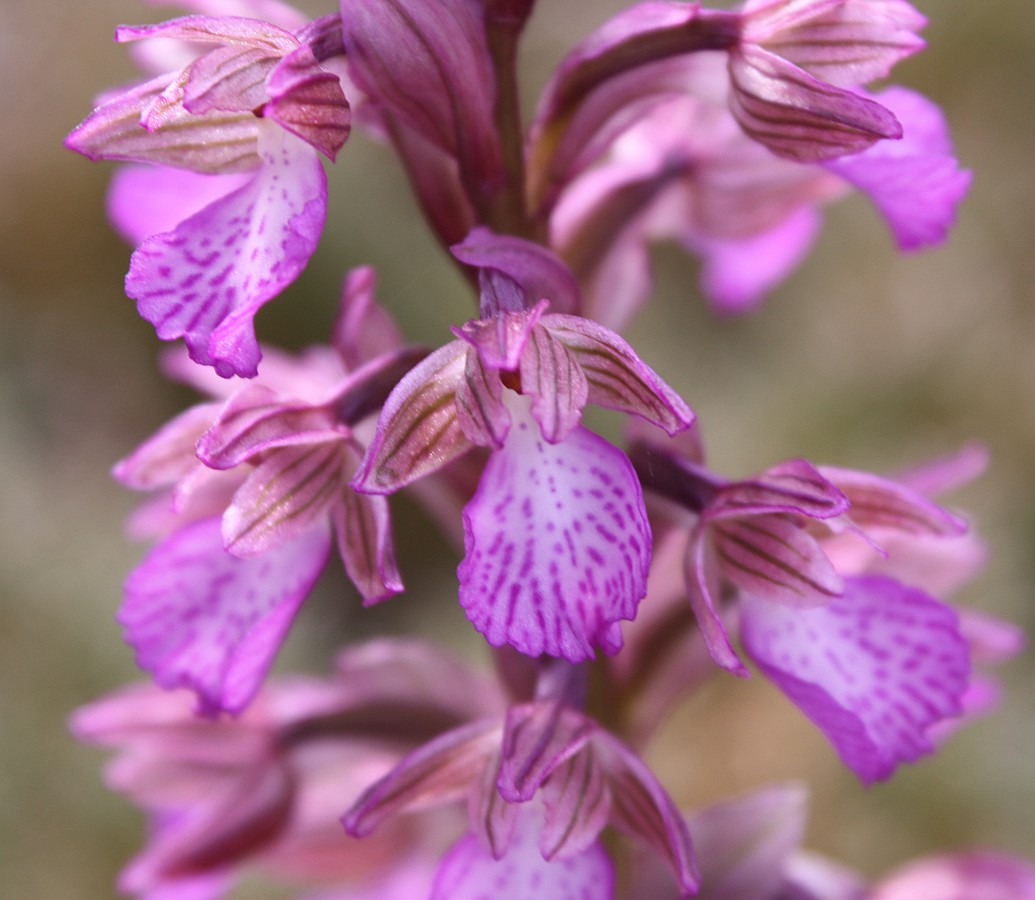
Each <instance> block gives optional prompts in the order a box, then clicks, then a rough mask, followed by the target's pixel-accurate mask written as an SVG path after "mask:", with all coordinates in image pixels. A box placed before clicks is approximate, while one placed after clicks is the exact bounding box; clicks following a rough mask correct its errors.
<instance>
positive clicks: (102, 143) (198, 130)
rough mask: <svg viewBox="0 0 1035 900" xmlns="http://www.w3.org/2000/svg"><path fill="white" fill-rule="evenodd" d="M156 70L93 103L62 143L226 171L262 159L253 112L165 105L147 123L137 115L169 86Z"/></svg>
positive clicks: (102, 153)
mask: <svg viewBox="0 0 1035 900" xmlns="http://www.w3.org/2000/svg"><path fill="white" fill-rule="evenodd" d="M169 78H170V76H168V75H160V76H159V77H157V78H153V79H151V80H150V81H148V82H145V83H144V84H141V85H137V86H136V87H133V88H130V89H129V90H128V91H123V92H122V93H120V94H117V95H115V96H114V97H112V98H111V99H110V100H108V102H106V103H104V104H102V105H101V106H99V107H97V109H95V110H94V111H93V112H92V113H91V114H90V115H89V116H88V117H87V118H86V119H85V120H84V121H83V122H82V123H80V124H79V125H78V126H77V127H76V128H75V129H74V130H73V131H72V133H71V134H69V136H68V137H67V138H66V139H65V146H66V147H68V148H69V149H70V150H75V151H76V152H77V153H82V154H83V155H84V156H87V157H89V158H90V159H124V160H130V161H134V162H150V163H158V164H159V165H164V166H174V167H176V168H181V169H190V170H192V171H194V172H204V173H208V174H219V175H225V174H229V173H235V172H250V171H253V170H255V169H256V168H258V167H259V166H260V165H261V164H262V159H261V156H260V154H259V152H258V151H257V142H258V136H259V131H260V120H259V119H257V118H256V117H255V116H254V115H253V114H252V113H251V112H246V113H221V112H220V113H210V114H208V115H204V116H192V115H191V114H190V113H188V112H187V111H186V110H185V109H183V107H182V106H181V105H178V104H171V105H166V106H164V107H163V109H164V114H163V116H164V117H163V119H162V121H161V123H155V124H154V125H153V126H152V127H151V128H150V129H149V128H145V127H144V126H143V125H142V124H141V116H142V115H143V114H144V113H145V112H146V111H147V110H148V109H149V108H151V107H152V105H153V104H154V103H155V102H156V101H157V100H158V99H159V98H160V97H161V95H162V93H163V91H165V90H166V88H168V87H169Z"/></svg>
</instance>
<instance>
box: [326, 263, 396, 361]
mask: <svg viewBox="0 0 1035 900" xmlns="http://www.w3.org/2000/svg"><path fill="white" fill-rule="evenodd" d="M332 343H333V344H334V347H335V348H336V349H337V351H338V352H339V353H340V354H341V358H342V359H343V360H344V361H345V368H346V369H348V370H349V371H350V372H351V371H353V370H354V369H358V368H359V367H360V366H361V365H363V363H366V362H369V361H370V360H372V359H374V358H375V357H377V356H381V355H382V354H385V353H390V352H391V351H393V350H395V349H396V348H398V347H400V346H402V343H403V339H402V335H401V334H400V332H399V328H398V327H397V326H396V324H395V321H394V320H393V319H392V317H391V316H390V315H389V314H388V312H387V310H385V308H384V307H383V306H381V305H380V304H379V303H378V302H377V272H376V271H375V270H374V267H373V266H359V267H358V268H355V269H352V270H350V271H349V273H348V274H347V275H346V276H345V284H344V286H343V287H342V292H341V303H340V305H339V307H338V318H337V320H336V321H335V323H334V339H333V341H332Z"/></svg>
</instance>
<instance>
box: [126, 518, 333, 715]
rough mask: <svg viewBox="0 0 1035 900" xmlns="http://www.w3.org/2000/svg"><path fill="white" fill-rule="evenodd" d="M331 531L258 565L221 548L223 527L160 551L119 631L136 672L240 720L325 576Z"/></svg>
mask: <svg viewBox="0 0 1035 900" xmlns="http://www.w3.org/2000/svg"><path fill="white" fill-rule="evenodd" d="M329 548H330V536H329V534H328V531H327V530H326V529H312V530H310V531H308V532H306V533H305V534H304V535H302V536H301V537H299V538H297V539H296V540H294V541H292V542H291V543H289V544H286V545H284V546H281V547H278V548H276V549H275V550H272V551H270V552H269V553H267V554H264V555H263V556H260V557H257V558H256V559H248V560H245V559H239V558H238V557H236V556H232V555H230V554H229V553H227V552H226V551H225V550H224V549H223V538H222V534H221V532H220V523H219V520H218V519H206V520H204V521H201V522H196V523H194V524H192V525H188V526H186V527H185V528H183V529H181V530H180V531H178V532H176V533H175V534H173V535H172V536H171V537H169V538H168V539H166V540H165V541H163V542H162V543H161V544H159V545H158V546H157V547H155V548H154V549H153V550H152V551H151V552H150V553H149V554H148V555H147V557H146V558H145V559H144V561H143V562H142V563H141V564H140V565H139V566H137V568H136V569H134V570H133V571H132V572H131V573H130V575H129V578H128V579H127V581H126V599H125V602H124V603H123V604H122V607H121V608H120V610H119V615H118V618H119V622H120V623H121V624H122V625H123V627H124V628H125V629H126V640H127V641H128V642H129V643H130V644H131V645H132V646H133V647H134V648H135V649H136V654H137V663H138V665H140V666H141V667H143V668H145V669H147V670H149V671H150V672H152V674H153V675H154V677H155V681H156V682H157V683H158V684H160V685H161V686H162V687H164V688H176V687H189V688H191V689H193V690H194V691H195V692H197V694H198V702H199V706H200V709H201V710H202V711H203V712H206V713H209V714H213V713H215V712H217V711H219V710H221V709H225V710H228V711H230V712H239V711H240V710H242V709H243V708H244V707H245V706H246V705H247V704H248V701H249V700H251V698H252V696H253V695H254V694H255V692H256V691H257V690H258V688H259V685H260V683H261V682H262V679H263V677H264V676H265V674H266V670H267V669H268V668H269V666H270V664H271V663H272V662H273V657H274V655H275V653H276V652H277V649H278V648H279V647H280V644H281V642H282V641H283V639H284V636H285V634H286V633H287V630H288V628H289V627H290V625H291V621H292V619H293V618H294V616H295V613H296V612H297V611H298V608H299V606H300V605H301V603H302V601H303V600H304V599H305V597H306V595H307V594H308V593H309V590H310V589H311V588H312V585H313V583H314V582H315V581H316V577H317V576H318V575H319V574H320V571H321V569H322V568H323V565H324V561H325V560H326V559H327V552H328V550H329Z"/></svg>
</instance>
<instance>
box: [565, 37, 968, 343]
mask: <svg viewBox="0 0 1035 900" xmlns="http://www.w3.org/2000/svg"><path fill="white" fill-rule="evenodd" d="M693 62H694V65H693V67H690V66H687V70H686V78H685V84H686V86H687V93H686V94H684V95H683V96H676V97H672V98H670V99H667V100H665V101H664V102H661V103H659V104H658V105H657V106H656V107H655V108H654V109H653V110H651V112H649V113H648V114H646V115H644V116H642V117H641V118H640V119H638V120H637V121H636V123H635V124H634V125H632V126H631V127H630V128H628V129H627V130H626V131H624V132H623V133H622V134H621V135H620V136H619V137H618V138H617V139H616V140H614V141H613V143H612V144H611V149H610V150H609V152H608V154H607V156H606V157H605V158H604V159H603V160H602V161H601V162H600V163H599V164H598V165H596V166H594V167H593V168H590V169H589V170H588V171H586V172H585V173H584V174H583V175H582V176H580V177H579V178H577V179H575V180H574V181H573V182H572V183H571V184H570V185H569V186H568V187H567V188H566V189H565V191H564V192H563V193H562V194H561V195H560V199H559V202H558V205H557V207H556V209H555V211H554V214H553V217H552V219H551V229H552V234H553V237H552V242H553V246H554V247H555V248H556V249H557V251H558V253H559V254H560V255H561V256H562V257H563V258H565V259H566V260H567V261H568V262H569V263H570V264H571V265H572V267H573V269H574V270H575V272H576V273H577V274H578V275H579V276H580V278H581V279H582V280H583V283H585V284H587V285H588V287H589V290H588V303H587V313H588V314H590V315H592V316H593V317H595V318H597V319H598V320H601V321H603V322H606V323H609V324H612V325H613V326H614V327H621V325H623V324H624V323H625V321H627V320H628V318H629V317H630V315H631V314H632V312H633V311H635V310H636V309H637V308H638V307H639V306H640V305H641V304H642V302H643V301H644V299H645V298H646V296H647V295H648V293H649V290H650V275H649V263H648V257H647V248H646V245H647V244H648V243H649V242H652V241H657V240H661V239H665V238H673V239H675V240H677V241H678V242H679V243H680V244H682V245H683V246H684V247H685V248H686V249H687V250H688V251H689V252H691V253H694V254H696V255H698V256H699V257H701V259H702V269H701V276H700V280H701V288H702V291H703V293H704V294H705V296H706V297H707V298H708V299H709V300H710V301H711V303H712V304H713V306H714V307H715V308H716V309H717V310H718V311H720V312H723V313H740V312H745V311H748V310H750V309H752V308H753V307H754V306H756V305H757V304H758V303H759V302H760V300H761V299H762V298H763V297H764V296H765V294H766V293H767V292H768V291H770V290H771V289H772V288H773V287H774V286H776V285H777V284H778V283H779V282H780V281H782V280H783V279H784V278H786V277H787V275H788V274H789V273H790V272H791V271H793V269H794V268H795V267H796V266H797V265H798V263H799V262H800V261H801V260H802V258H803V257H804V256H805V254H806V253H807V252H808V250H809V248H810V246H811V245H812V243H813V241H814V239H815V237H816V235H817V234H818V231H819V224H820V216H819V209H820V207H821V206H823V205H825V204H826V203H828V202H830V201H831V200H834V199H837V198H839V197H841V196H843V195H844V194H845V193H847V192H848V190H849V189H850V188H851V187H856V188H858V189H860V190H862V191H863V192H864V193H866V194H867V195H868V196H869V197H870V199H871V200H872V201H873V203H874V205H875V206H876V207H877V209H878V211H879V212H880V213H881V214H882V215H883V216H884V218H885V220H886V221H887V223H888V226H889V227H890V229H891V232H892V235H893V237H894V238H895V241H896V242H897V244H898V246H899V248H900V249H901V250H903V251H914V250H917V249H920V248H923V247H927V246H930V245H934V244H938V243H941V242H942V241H944V240H945V239H946V237H947V235H948V232H949V229H950V228H951V226H952V224H953V222H954V220H955V211H956V206H957V204H958V203H959V201H960V200H961V198H962V197H963V195H964V194H965V193H966V190H967V187H968V185H969V183H970V174H969V173H968V172H966V171H964V170H960V169H959V167H958V165H957V163H956V160H955V159H954V158H953V156H952V146H951V142H950V139H949V135H948V128H947V126H946V124H945V120H944V117H943V116H942V114H941V111H940V110H939V109H938V108H937V106H935V105H934V104H933V103H931V102H930V101H929V100H927V99H926V98H924V97H922V96H921V95H919V94H917V93H915V92H913V91H909V90H906V89H904V88H888V89H886V90H884V91H883V92H881V93H880V94H878V95H875V99H879V101H880V102H881V104H882V105H883V106H884V107H885V108H887V109H889V110H892V111H893V112H895V114H896V115H897V116H898V118H899V120H900V122H901V124H902V129H903V134H902V138H901V139H900V140H895V141H887V140H886V141H880V142H878V143H876V144H874V145H873V146H871V147H870V148H868V149H866V150H863V151H861V152H857V153H853V154H851V155H847V156H841V157H838V158H837V159H831V160H825V161H820V162H815V163H809V164H802V163H801V162H796V161H791V160H788V159H784V158H781V157H778V156H774V155H773V154H772V153H771V152H769V151H768V150H767V149H766V148H764V147H763V146H761V145H760V144H758V143H756V142H755V141H753V140H752V139H751V138H749V137H748V136H747V135H746V134H745V133H744V132H743V131H742V130H741V128H740V127H739V126H738V124H737V122H736V121H735V119H734V117H733V115H732V114H731V113H730V112H729V110H728V108H727V105H726V103H725V98H726V95H728V94H729V87H728V82H727V79H726V76H725V69H724V67H723V66H722V61H721V59H719V58H718V57H717V56H715V55H707V54H701V55H698V56H697V57H695V59H694V60H693Z"/></svg>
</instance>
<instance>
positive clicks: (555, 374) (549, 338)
mask: <svg viewBox="0 0 1035 900" xmlns="http://www.w3.org/2000/svg"><path fill="white" fill-rule="evenodd" d="M520 374H521V390H522V392H523V393H524V394H527V395H528V396H530V397H531V398H532V417H533V418H534V419H535V420H536V421H537V422H538V423H539V429H540V431H541V432H542V435H543V437H544V438H546V440H547V441H549V442H550V443H551V444H556V443H558V442H559V441H563V440H564V439H565V438H566V437H567V436H568V435H569V434H571V432H572V431H573V430H574V429H575V428H576V427H578V424H579V422H580V421H581V419H582V410H583V408H584V407H585V405H586V401H587V400H588V399H589V381H588V380H587V379H586V374H585V372H584V371H583V369H582V366H581V365H579V361H578V359H577V357H576V356H575V354H574V353H573V352H572V351H571V350H569V349H568V348H567V347H566V346H565V345H564V343H563V342H561V341H560V340H558V339H557V338H556V337H554V336H553V335H552V334H551V333H550V331H549V329H547V328H543V327H542V326H537V327H535V328H533V329H532V331H531V334H530V335H529V339H528V343H527V344H526V345H525V352H524V353H522V355H521V368H520Z"/></svg>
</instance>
